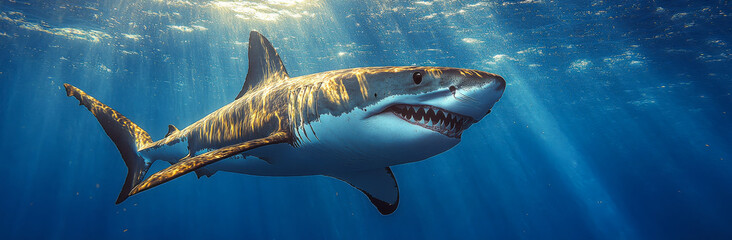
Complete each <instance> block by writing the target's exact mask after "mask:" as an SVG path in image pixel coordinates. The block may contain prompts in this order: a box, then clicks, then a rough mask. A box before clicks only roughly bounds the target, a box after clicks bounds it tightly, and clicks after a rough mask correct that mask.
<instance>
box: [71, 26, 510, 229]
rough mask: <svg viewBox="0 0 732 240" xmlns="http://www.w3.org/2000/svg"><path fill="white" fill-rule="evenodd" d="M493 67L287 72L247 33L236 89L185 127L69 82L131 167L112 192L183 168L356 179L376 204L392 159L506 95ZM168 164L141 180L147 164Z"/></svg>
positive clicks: (457, 130)
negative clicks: (153, 128) (138, 119)
mask: <svg viewBox="0 0 732 240" xmlns="http://www.w3.org/2000/svg"><path fill="white" fill-rule="evenodd" d="M505 86H506V82H505V81H504V80H503V78H502V77H500V76H498V75H496V74H492V73H487V72H482V71H477V70H468V69H458V68H444V67H414V66H407V67H367V68H353V69H345V70H337V71H330V72H323V73H317V74H312V75H307V76H301V77H294V78H291V77H290V76H289V75H288V74H287V70H285V66H284V64H283V63H282V60H281V59H280V57H279V55H278V54H277V52H276V51H275V49H274V48H273V47H272V45H271V44H270V43H269V41H268V40H267V39H266V38H265V37H264V36H262V35H261V34H259V33H258V32H251V34H250V36H249V70H248V73H247V76H246V80H245V82H244V86H243V87H242V90H241V92H239V95H238V96H237V97H236V100H234V101H233V102H231V103H229V104H228V105H226V106H224V107H222V108H220V109H218V110H216V111H214V112H213V113H211V114H209V115H208V116H206V117H204V118H203V119H201V120H198V121H197V122H195V123H193V124H191V125H190V126H188V127H186V128H184V129H182V130H178V129H177V128H176V127H174V126H173V125H170V126H169V131H168V133H167V134H166V135H165V138H163V139H160V140H158V141H155V142H153V141H152V139H151V138H150V135H148V134H147V132H145V131H144V130H142V128H140V127H138V126H137V125H136V124H135V123H133V122H132V121H130V120H129V119H127V118H126V117H124V116H123V115H122V114H120V113H118V112H117V111H115V110H113V109H112V108H110V107H108V106H107V105H104V104H102V103H101V102H99V101H97V100H96V99H94V98H93V97H91V96H89V95H87V94H86V93H84V92H83V91H81V90H79V89H78V88H76V87H74V86H71V85H70V84H64V87H65V88H66V93H67V95H68V96H74V97H75V98H76V99H78V100H79V102H80V104H81V105H84V106H85V107H86V108H87V109H89V111H91V112H92V113H93V114H94V116H95V117H96V119H97V120H98V121H99V123H100V124H101V125H102V127H103V128H104V131H105V132H106V133H107V135H108V136H109V137H110V138H111V139H112V141H113V142H114V144H115V145H116V146H117V149H118V150H119V152H120V154H121V155H122V159H123V160H124V161H125V164H126V165H127V168H128V173H127V178H126V180H125V183H124V186H123V187H122V191H121V192H120V194H119V197H118V198H117V203H121V202H123V201H124V200H125V199H127V197H129V196H132V195H134V194H137V193H139V192H142V191H145V190H147V189H150V188H152V187H155V186H157V185H160V184H162V183H165V182H167V181H170V180H172V179H174V178H177V177H179V176H182V175H184V174H187V173H190V172H193V171H195V173H196V175H197V176H198V177H199V178H200V177H201V176H209V177H210V176H211V175H213V174H214V173H215V172H216V171H228V172H236V173H243V174H252V175H262V176H303V175H325V176H330V177H334V178H337V179H340V180H342V181H344V182H346V183H348V184H350V185H351V186H353V187H355V188H357V189H359V190H361V192H363V193H364V194H365V195H366V196H367V197H368V198H369V200H370V201H371V203H373V204H374V206H376V208H377V209H378V210H379V212H380V213H381V214H384V215H387V214H391V213H393V212H394V211H395V210H396V208H397V205H398V203H399V189H398V186H397V182H396V180H395V179H394V175H393V173H392V171H391V169H390V168H389V166H392V165H397V164H403V163H409V162H416V161H420V160H424V159H427V158H429V157H432V156H435V155H437V154H439V153H442V152H444V151H446V150H448V149H450V148H452V147H453V146H455V145H456V144H458V143H459V142H460V137H461V135H462V133H463V131H465V130H466V129H468V128H469V127H470V126H471V125H472V124H474V123H476V122H477V121H479V120H480V119H482V118H483V117H484V116H485V115H487V114H488V113H490V111H491V108H492V107H493V105H494V104H495V103H496V102H497V101H498V99H499V98H500V97H501V95H502V94H503V91H504V89H505ZM156 160H163V161H166V162H169V163H171V164H172V165H171V166H170V167H168V168H166V169H164V170H161V171H159V172H157V173H155V174H152V175H151V176H150V177H148V178H147V179H145V178H144V177H145V175H146V173H147V170H148V168H149V167H150V165H152V164H153V162H155V161H156Z"/></svg>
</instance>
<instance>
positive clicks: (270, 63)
mask: <svg viewBox="0 0 732 240" xmlns="http://www.w3.org/2000/svg"><path fill="white" fill-rule="evenodd" d="M288 77H289V75H287V70H286V69H285V65H284V64H282V59H280V55H279V54H277V51H275V49H274V47H272V44H271V43H269V40H267V38H265V37H264V36H262V34H259V33H258V32H256V31H252V32H251V33H249V72H247V78H246V80H245V81H244V86H242V88H241V91H239V95H237V96H236V99H239V98H240V97H241V96H244V94H245V93H246V92H247V91H249V89H252V88H254V87H255V86H257V85H258V84H260V83H262V82H263V81H268V80H275V79H284V78H288Z"/></svg>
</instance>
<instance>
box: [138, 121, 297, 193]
mask: <svg viewBox="0 0 732 240" xmlns="http://www.w3.org/2000/svg"><path fill="white" fill-rule="evenodd" d="M288 139H289V135H288V134H287V133H285V132H276V133H273V134H271V135H269V137H266V138H259V139H254V140H250V141H247V142H244V143H240V144H235V145H231V146H227V147H223V148H219V149H217V150H215V151H210V152H207V153H204V154H201V155H198V156H194V157H186V158H183V159H181V160H180V161H179V162H178V163H176V164H173V165H171V166H170V167H168V168H166V169H163V170H161V171H160V172H156V173H155V174H153V175H152V176H150V177H149V178H147V179H145V181H143V182H141V183H140V184H138V185H137V186H135V188H134V189H132V191H130V193H129V196H132V195H135V194H137V193H140V192H142V191H145V190H147V189H150V188H153V187H155V186H157V185H160V184H163V183H165V182H167V181H170V180H173V179H174V178H177V177H180V176H183V175H185V174H186V173H189V172H192V171H194V170H196V169H199V168H201V167H203V166H206V165H209V164H212V163H215V162H218V161H220V160H222V159H225V158H228V157H231V156H234V155H237V154H240V153H242V152H244V151H247V150H251V149H254V148H258V147H261V146H266V145H270V144H276V143H286V142H288Z"/></svg>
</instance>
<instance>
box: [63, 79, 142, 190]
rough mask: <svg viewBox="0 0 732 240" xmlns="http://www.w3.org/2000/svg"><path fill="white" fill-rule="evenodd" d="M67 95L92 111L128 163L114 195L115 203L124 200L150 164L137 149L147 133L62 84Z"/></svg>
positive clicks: (81, 92) (114, 112)
mask: <svg viewBox="0 0 732 240" xmlns="http://www.w3.org/2000/svg"><path fill="white" fill-rule="evenodd" d="M64 87H65V88H66V95H67V96H74V97H75V98H76V99H78V100H79V105H84V106H85V107H86V108H87V109H89V111H90V112H91V113H92V114H94V117H96V118H97V121H99V124H101V125H102V128H104V131H105V132H106V133H107V136H109V138H110V139H112V141H113V142H114V145H116V146H117V150H119V153H120V154H121V155H122V159H123V160H124V161H125V165H127V178H126V179H125V184H124V185H123V186H122V191H121V192H120V193H119V197H117V203H118V204H119V203H121V202H123V201H124V200H125V199H127V197H128V196H129V193H130V191H131V190H132V188H134V187H135V186H137V184H139V183H140V182H142V180H143V178H144V177H145V173H147V170H148V168H149V167H150V164H151V163H148V162H146V161H145V159H143V158H142V157H141V156H140V155H139V154H138V153H137V150H138V149H140V148H141V147H143V146H145V145H146V144H148V143H151V142H152V139H151V138H150V135H149V134H147V132H145V130H142V128H140V127H138V126H137V124H135V123H133V122H132V121H130V120H129V119H127V118H126V117H125V116H123V115H122V114H120V113H119V112H117V111H115V110H114V109H112V108H110V107H109V106H107V105H104V104H103V103H101V102H99V101H97V100H96V99H94V98H93V97H91V96H89V95H87V94H86V93H84V91H81V90H80V89H78V88H76V87H74V86H71V85H70V84H68V83H64Z"/></svg>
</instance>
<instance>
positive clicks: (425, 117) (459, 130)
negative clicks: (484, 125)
mask: <svg viewBox="0 0 732 240" xmlns="http://www.w3.org/2000/svg"><path fill="white" fill-rule="evenodd" d="M383 113H393V114H394V115H395V116H397V117H399V118H401V119H402V120H404V121H406V122H408V123H411V124H414V125H417V126H420V127H423V128H426V129H429V130H432V131H435V132H438V133H441V134H443V135H445V136H447V137H451V138H460V137H461V136H462V134H463V131H465V129H468V127H470V125H472V124H473V123H475V120H474V119H473V118H472V117H469V116H465V115H460V114H457V113H454V112H450V111H447V110H445V109H442V108H438V107H435V106H429V105H408V104H397V105H392V106H389V107H388V108H386V109H385V110H384V111H383Z"/></svg>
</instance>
